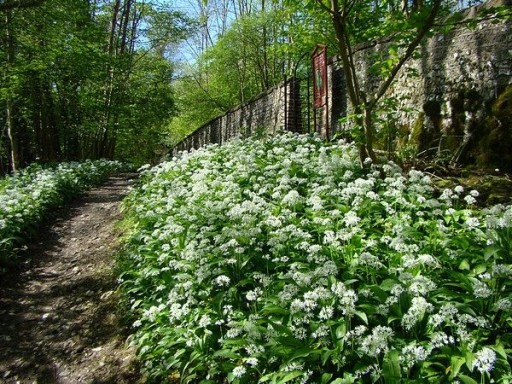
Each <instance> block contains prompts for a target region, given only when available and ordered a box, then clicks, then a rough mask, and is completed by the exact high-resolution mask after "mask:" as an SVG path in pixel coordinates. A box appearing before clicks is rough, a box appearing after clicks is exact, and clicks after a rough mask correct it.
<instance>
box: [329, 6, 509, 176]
mask: <svg viewBox="0 0 512 384" xmlns="http://www.w3.org/2000/svg"><path fill="white" fill-rule="evenodd" d="M485 6H489V5H484V7H485ZM477 11H478V9H477V7H474V8H471V9H469V10H467V11H466V14H465V17H466V19H465V20H466V21H471V20H472V19H473V20H474V17H475V15H476V13H477ZM383 49H384V50H385V47H382V46H376V47H373V48H371V49H368V50H364V51H362V52H360V53H359V54H358V56H357V61H356V65H357V66H358V69H359V76H360V77H359V79H360V81H361V83H362V84H363V87H364V88H365V91H366V92H372V90H374V89H375V88H376V87H377V86H378V84H379V83H378V80H377V79H374V78H373V79H372V78H371V77H370V76H369V75H368V72H369V71H368V62H369V60H368V59H367V58H368V56H369V55H371V54H372V53H374V52H375V51H378V50H383ZM419 52H420V53H421V55H420V58H419V59H411V60H409V61H408V62H407V63H406V65H405V67H404V68H403V70H402V71H401V72H400V73H399V75H398V77H397V78H396V80H395V82H394V83H393V84H392V86H391V88H390V89H389V92H388V93H387V95H386V96H385V98H387V99H388V100H389V99H390V98H394V100H395V101H396V103H397V106H398V110H399V112H398V113H397V114H396V115H395V116H393V123H394V124H395V129H396V130H397V131H398V134H399V135H400V136H401V137H400V140H397V141H399V142H400V143H399V144H400V145H402V146H404V145H412V146H415V147H416V148H415V149H416V150H417V151H418V152H419V153H423V154H425V153H429V152H431V153H432V154H437V155H439V153H440V152H443V151H444V152H445V153H446V155H447V156H449V157H450V158H452V160H454V161H460V162H465V163H468V162H476V163H479V162H480V163H482V164H483V163H486V162H488V159H487V160H485V159H482V156H484V157H485V155H484V154H483V153H482V151H484V152H485V150H486V149H485V148H482V145H481V144H482V139H484V136H486V135H488V134H489V133H490V132H485V131H486V130H489V127H486V120H487V121H488V120H489V116H491V115H493V112H492V109H493V103H495V102H496V101H497V100H498V99H499V98H500V96H501V97H503V96H502V95H503V94H504V93H506V92H507V89H508V87H510V86H512V27H511V24H510V21H500V22H497V23H493V22H492V21H490V20H488V21H480V22H478V23H476V25H474V28H471V29H470V28H468V27H467V24H461V25H460V26H459V27H457V28H454V29H453V30H452V31H450V32H449V33H445V34H438V35H434V36H432V37H431V38H429V39H427V40H426V41H425V42H424V43H423V44H422V45H421V47H420V48H419ZM342 72H343V71H342V69H341V68H340V62H339V61H337V60H333V63H332V65H331V70H330V76H331V79H332V88H331V95H330V97H329V99H330V100H331V103H332V107H331V111H332V112H331V126H332V129H333V131H335V132H343V130H344V128H345V127H344V125H343V124H342V123H340V117H343V116H345V115H346V114H347V108H348V107H347V106H348V102H347V97H346V93H345V91H344V81H343V74H342ZM498 124H500V122H498ZM510 130H511V131H512V127H510ZM495 133H496V132H495ZM498 136H499V137H500V140H499V141H503V140H505V143H506V146H507V147H509V146H512V141H510V140H511V139H512V136H511V133H510V132H508V131H506V130H503V131H502V132H501V133H500V134H499V135H498ZM507 140H508V141H507ZM486 145H487V146H488V147H489V146H492V145H493V144H492V143H488V144H486ZM494 145H496V146H499V145H502V144H500V143H499V142H495V143H494ZM478 147H479V148H478ZM488 149H490V150H493V148H488ZM506 151H507V152H508V151H509V150H508V149H507V150H506ZM479 158H480V160H479ZM507 161H509V160H507ZM508 168H512V163H510V166H509V167H508Z"/></svg>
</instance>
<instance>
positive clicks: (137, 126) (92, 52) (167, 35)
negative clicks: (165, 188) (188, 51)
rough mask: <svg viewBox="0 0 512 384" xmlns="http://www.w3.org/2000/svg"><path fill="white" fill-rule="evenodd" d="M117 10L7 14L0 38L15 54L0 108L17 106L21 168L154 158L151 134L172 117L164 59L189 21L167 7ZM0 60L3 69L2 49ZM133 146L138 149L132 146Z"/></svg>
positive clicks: (156, 139)
mask: <svg viewBox="0 0 512 384" xmlns="http://www.w3.org/2000/svg"><path fill="white" fill-rule="evenodd" d="M120 3H121V11H119V10H118V11H117V13H116V10H115V7H114V2H112V1H107V2H84V1H80V0H70V1H64V0H47V1H45V2H42V3H41V5H40V6H38V7H32V8H20V9H14V10H12V12H11V19H12V20H11V22H10V23H9V25H8V26H7V25H5V23H4V22H3V19H2V21H0V24H1V27H2V33H3V34H6V33H7V32H6V31H7V29H9V31H10V33H11V34H12V44H11V49H12V51H13V52H14V55H13V57H12V58H11V62H10V63H9V65H4V66H2V69H3V73H2V76H3V81H2V82H1V84H0V101H1V102H2V103H4V104H5V103H6V102H7V101H8V100H15V103H13V108H12V114H13V116H14V119H13V120H12V122H11V123H12V126H13V127H14V129H15V131H16V132H17V133H18V135H19V139H18V141H19V144H20V147H21V149H20V155H22V157H23V158H24V159H23V163H24V164H23V165H26V164H28V163H30V162H32V161H34V160H35V159H39V160H42V161H57V160H62V159H71V160H75V159H83V158H100V157H114V156H117V157H118V158H123V159H130V160H133V161H134V162H140V163H142V162H146V161H149V160H152V158H153V157H154V154H153V152H154V148H155V146H157V145H160V144H161V143H162V140H161V135H160V134H158V133H155V132H156V131H160V130H163V128H164V127H165V126H166V124H167V123H168V121H169V118H170V116H171V114H172V112H173V111H174V110H175V103H174V100H173V93H172V90H171V77H172V75H173V71H174V67H173V65H172V64H171V62H170V61H169V52H170V50H172V49H173V47H175V46H176V44H178V43H179V42H180V41H181V40H182V39H183V38H184V37H185V36H187V35H188V34H189V33H190V31H191V29H192V26H193V23H192V21H191V20H190V19H189V18H187V17H185V16H184V15H183V14H182V13H180V12H177V11H174V10H172V9H171V8H170V7H169V6H165V7H164V6H161V5H158V6H157V5H154V4H152V3H147V2H141V1H136V0H123V1H121V2H120ZM123 12H128V14H127V15H124V14H123ZM113 19H115V22H114V24H112V20H113ZM7 27H9V28H7ZM0 60H1V61H2V63H3V64H6V60H7V51H6V48H5V47H4V45H3V46H2V48H1V49H0ZM0 123H2V126H4V125H5V123H6V116H5V115H4V114H2V115H0ZM139 138H141V139H142V140H141V141H142V142H141V144H142V145H144V149H143V150H142V151H141V150H140V149H141V146H137V147H136V146H134V145H133V143H135V142H137V140H138V139H139ZM130 147H131V148H130Z"/></svg>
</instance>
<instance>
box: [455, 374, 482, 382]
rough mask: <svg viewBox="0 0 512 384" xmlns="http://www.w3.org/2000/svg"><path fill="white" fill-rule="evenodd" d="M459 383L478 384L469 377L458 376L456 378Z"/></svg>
mask: <svg viewBox="0 0 512 384" xmlns="http://www.w3.org/2000/svg"><path fill="white" fill-rule="evenodd" d="M457 378H458V379H459V380H460V381H462V382H463V383H464V384H478V381H476V380H474V379H472V378H471V377H469V376H466V375H459V376H458V377H457Z"/></svg>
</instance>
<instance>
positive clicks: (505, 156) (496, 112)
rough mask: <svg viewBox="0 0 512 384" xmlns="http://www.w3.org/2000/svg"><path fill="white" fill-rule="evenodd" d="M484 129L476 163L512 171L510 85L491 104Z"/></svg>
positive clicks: (477, 149)
mask: <svg viewBox="0 0 512 384" xmlns="http://www.w3.org/2000/svg"><path fill="white" fill-rule="evenodd" d="M482 129H483V130H484V132H483V134H482V135H481V136H482V137H481V139H480V140H479V142H478V146H477V148H476V154H475V158H476V160H477V164H478V165H479V166H483V167H493V168H499V169H501V170H502V171H506V172H511V171H512V151H511V150H510V147H511V145H512V86H508V87H507V88H506V89H505V90H504V91H503V92H502V93H501V94H500V95H499V96H498V97H497V98H496V100H495V101H494V102H493V103H492V104H491V107H490V115H489V116H488V117H487V118H486V119H485V122H484V126H483V127H482Z"/></svg>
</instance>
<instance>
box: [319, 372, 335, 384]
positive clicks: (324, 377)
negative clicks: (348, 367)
mask: <svg viewBox="0 0 512 384" xmlns="http://www.w3.org/2000/svg"><path fill="white" fill-rule="evenodd" d="M331 378H332V373H324V374H323V375H322V379H321V382H320V383H321V384H327V383H328V382H329V380H331Z"/></svg>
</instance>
